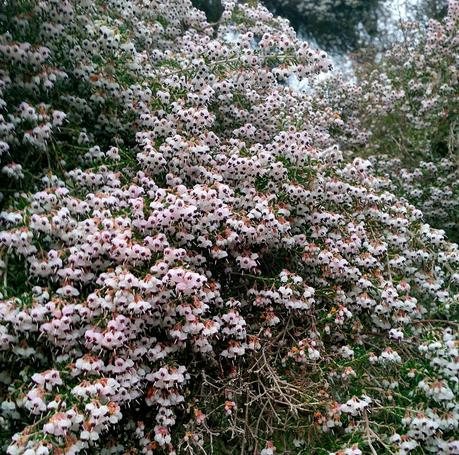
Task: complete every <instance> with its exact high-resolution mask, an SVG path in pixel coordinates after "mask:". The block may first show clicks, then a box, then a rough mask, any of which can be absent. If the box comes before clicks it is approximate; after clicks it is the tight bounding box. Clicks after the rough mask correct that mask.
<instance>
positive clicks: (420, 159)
mask: <svg viewBox="0 0 459 455" xmlns="http://www.w3.org/2000/svg"><path fill="white" fill-rule="evenodd" d="M458 30H459V4H458V2H456V1H450V2H449V10H448V14H447V16H446V17H445V18H444V20H443V21H441V22H438V21H435V20H431V21H430V22H429V24H428V26H427V28H426V29H425V30H424V29H423V28H422V26H421V25H419V24H418V23H415V22H413V23H406V24H405V25H404V26H403V31H404V36H405V39H404V41H403V42H401V43H399V44H395V45H394V46H393V47H392V48H391V49H389V50H388V51H387V52H386V54H385V55H384V56H383V57H382V58H381V62H380V63H378V64H376V65H369V66H368V67H360V71H359V72H358V74H357V75H358V80H359V82H358V83H357V84H355V83H349V82H346V81H344V80H342V79H340V78H339V77H337V78H332V79H331V80H330V81H328V82H327V83H326V85H325V86H324V87H322V88H321V89H320V90H319V92H320V93H321V94H322V96H323V97H324V101H323V103H325V104H326V105H327V106H333V108H334V109H335V110H336V111H337V112H339V114H340V118H341V120H342V122H341V124H340V125H337V126H336V128H335V129H334V131H333V133H334V135H335V137H336V138H337V139H339V140H340V141H341V142H343V143H344V144H346V146H347V147H349V148H352V149H353V150H354V151H355V153H356V154H357V155H358V156H361V155H362V154H365V155H373V158H372V161H374V162H375V166H377V168H378V171H379V173H380V175H382V176H385V177H387V179H386V182H384V188H386V189H388V190H390V191H392V192H396V193H397V194H400V195H401V196H403V197H405V198H407V199H408V200H409V201H410V202H411V203H413V204H415V205H416V207H418V208H420V209H421V210H422V211H423V213H424V215H425V219H426V221H428V222H429V223H431V224H432V225H434V226H435V227H438V228H441V229H444V230H446V232H447V233H448V236H449V237H450V238H451V239H452V240H454V241H458V240H459V233H458V230H457V226H458V223H459V202H458V201H459V186H458V177H459V174H458V172H459V168H458V159H457V154H458V150H459V140H458V138H459V123H458V112H459V105H458V99H459V84H458V70H457V68H458V56H459V41H458Z"/></svg>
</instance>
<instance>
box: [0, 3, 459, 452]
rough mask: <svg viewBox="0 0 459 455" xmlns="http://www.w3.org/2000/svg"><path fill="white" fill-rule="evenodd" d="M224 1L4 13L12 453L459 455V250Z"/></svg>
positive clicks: (304, 73) (305, 68)
mask: <svg viewBox="0 0 459 455" xmlns="http://www.w3.org/2000/svg"><path fill="white" fill-rule="evenodd" d="M224 6H225V11H224V12H223V16H222V18H221V20H220V22H219V24H217V25H216V26H215V27H212V26H210V25H209V24H208V23H207V22H206V19H205V17H204V14H203V13H201V12H199V11H197V10H195V9H193V8H192V5H191V3H190V2H189V1H188V0H168V1H166V2H164V1H140V0H139V1H137V0H111V1H109V2H102V1H100V2H93V1H91V2H89V1H88V2H82V1H76V0H75V1H64V2H63V1H62V0H59V1H58V0H55V1H49V2H37V3H35V2H27V3H25V2H13V1H11V2H4V11H5V12H4V15H3V17H2V27H3V29H4V33H3V34H2V35H1V47H0V52H1V55H2V71H3V73H2V75H3V77H2V80H3V81H4V82H3V85H2V92H1V96H2V100H1V102H0V105H1V106H2V109H3V112H4V114H3V117H2V124H1V125H2V128H1V134H2V144H6V145H2V147H3V150H4V154H3V157H2V159H3V160H5V162H7V160H9V163H10V164H5V165H4V168H7V169H10V171H5V173H7V174H8V175H10V176H11V177H12V178H13V179H12V181H11V183H9V186H8V188H7V189H9V190H12V191H14V192H16V193H17V194H16V196H15V197H14V198H12V197H9V198H7V199H6V201H5V204H6V207H5V210H4V211H3V212H2V213H1V222H2V226H3V228H4V229H3V232H1V233H0V245H1V263H0V264H1V270H2V298H1V301H0V349H1V358H2V365H3V367H4V368H3V371H2V374H1V384H2V386H1V388H0V397H1V400H2V405H1V411H2V417H1V419H2V420H1V428H2V433H1V436H2V444H3V446H4V450H5V451H6V452H7V453H8V454H27V455H31V454H37V455H38V454H47V453H56V454H59V453H66V454H67V453H69V454H71V453H78V452H81V451H87V452H88V451H89V452H91V453H100V454H108V453H145V454H151V453H155V452H156V453H170V454H172V453H248V452H249V451H250V452H252V453H261V454H262V455H269V454H272V453H274V451H275V450H276V448H277V449H278V450H279V451H280V452H281V453H282V451H284V452H287V451H291V453H334V452H337V453H338V451H339V453H347V454H355V455H358V454H361V453H362V451H361V450H360V448H359V447H361V448H362V449H363V450H369V451H371V452H372V453H378V452H377V451H379V453H382V452H383V451H385V450H387V451H394V452H395V451H398V453H407V452H409V451H411V450H412V449H415V448H416V447H418V448H421V450H427V451H432V452H434V453H457V452H458V450H459V449H458V445H459V442H458V441H457V440H455V439H454V437H455V435H457V427H458V415H459V414H458V412H459V406H458V403H457V388H458V383H457V380H456V379H457V370H458V353H457V342H458V340H457V333H456V332H457V331H456V332H455V331H453V330H452V329H455V328H457V323H455V322H454V319H455V318H456V317H457V304H458V299H459V296H458V294H457V286H458V283H459V274H458V273H457V272H455V270H457V266H458V263H459V250H458V247H457V245H454V244H451V243H448V242H447V241H446V240H445V237H444V235H443V233H442V232H440V231H437V230H435V229H432V228H430V227H429V226H428V225H426V224H424V223H423V222H422V220H421V219H422V213H421V212H420V211H419V210H418V209H416V208H415V207H414V206H412V205H410V204H408V203H406V202H404V201H401V200H400V199H398V198H397V196H394V195H393V194H391V193H389V192H387V191H381V190H380V188H379V185H380V179H378V178H376V177H375V176H374V175H373V173H372V170H371V163H370V162H369V161H366V160H364V159H361V158H355V159H353V160H347V159H346V160H345V159H344V158H343V154H342V153H341V152H340V150H339V147H337V146H336V145H334V139H333V137H332V136H330V134H329V132H328V131H329V130H331V129H332V128H333V127H334V126H336V125H337V124H339V123H340V122H337V120H338V119H337V116H336V113H335V112H334V111H333V109H332V107H331V106H327V105H325V106H323V108H322V107H320V106H319V105H320V103H319V101H320V100H319V101H318V100H317V99H316V98H315V97H314V96H312V95H310V94H305V93H300V92H295V91H293V90H291V89H290V88H289V87H288V85H287V84H286V80H287V78H288V77H290V76H291V75H292V74H293V75H295V76H296V77H298V78H311V79H312V78H313V77H314V75H315V74H318V73H321V72H324V71H328V70H329V68H330V62H329V60H328V58H327V56H326V54H325V53H322V52H320V51H314V50H311V49H309V47H308V45H307V44H306V43H304V42H301V41H299V40H298V39H297V37H296V35H295V33H294V31H293V30H292V29H291V28H290V27H289V25H288V23H287V22H286V21H284V20H281V19H277V18H274V17H273V16H272V15H271V14H270V13H269V12H268V11H267V10H266V9H264V8H263V7H261V6H253V7H251V6H248V5H239V4H236V3H235V2H230V1H228V2H225V5H224ZM320 102H322V103H323V100H321V101H320ZM56 119H57V120H56ZM44 131H45V133H44ZM11 163H14V164H11ZM43 163H45V170H44V171H43ZM19 165H20V166H21V168H19V167H18V166H19ZM11 169H12V171H11ZM19 170H20V171H21V172H22V174H23V177H22V176H21V172H19ZM27 176H34V177H35V179H33V180H32V179H31V178H28V177H27ZM21 178H22V179H21ZM341 449H342V451H341Z"/></svg>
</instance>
